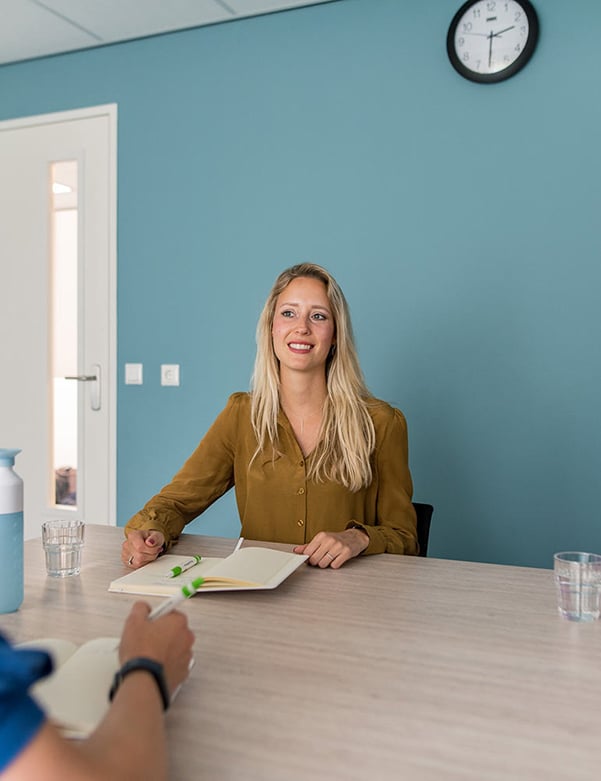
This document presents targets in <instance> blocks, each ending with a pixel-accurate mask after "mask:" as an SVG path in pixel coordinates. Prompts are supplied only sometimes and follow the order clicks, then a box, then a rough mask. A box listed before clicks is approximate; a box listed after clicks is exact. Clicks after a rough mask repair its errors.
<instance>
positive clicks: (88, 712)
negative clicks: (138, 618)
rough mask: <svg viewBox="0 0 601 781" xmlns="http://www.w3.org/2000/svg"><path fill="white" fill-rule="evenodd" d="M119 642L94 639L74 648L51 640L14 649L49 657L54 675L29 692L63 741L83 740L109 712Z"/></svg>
mask: <svg viewBox="0 0 601 781" xmlns="http://www.w3.org/2000/svg"><path fill="white" fill-rule="evenodd" d="M119 642H120V641H119V638H118V637H96V638H95V639H94V640H89V641H88V642H87V643H83V644H82V645H77V644H76V643H72V642H71V641H70V640H61V639H59V638H54V637H52V638H43V639H40V640H35V641H32V642H28V643H20V644H19V645H18V646H17V647H18V648H35V649H39V650H42V651H47V652H48V653H49V654H50V655H51V656H52V660H53V662H54V670H53V672H52V673H51V674H50V675H49V676H48V677H47V678H42V679H41V680H40V681H38V682H37V683H36V684H35V685H34V686H32V688H31V690H30V691H31V694H32V695H33V696H34V697H35V699H36V700H37V701H38V702H39V703H40V705H41V706H42V707H43V708H44V710H45V711H46V713H47V714H48V717H49V718H50V720H51V721H52V722H53V723H54V724H55V725H56V726H57V727H58V728H59V729H60V731H61V732H62V733H63V735H65V737H68V738H85V737H86V736H87V735H89V734H90V733H91V732H92V731H93V730H94V728H95V727H96V726H97V725H98V724H99V723H100V721H102V719H103V717H104V716H105V714H106V712H107V711H108V708H109V704H110V703H109V697H108V695H109V690H110V688H111V684H112V682H113V676H114V675H115V673H116V672H117V670H118V669H119V667H120V665H119V655H118V648H119Z"/></svg>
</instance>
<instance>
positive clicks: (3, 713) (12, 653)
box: [0, 634, 52, 773]
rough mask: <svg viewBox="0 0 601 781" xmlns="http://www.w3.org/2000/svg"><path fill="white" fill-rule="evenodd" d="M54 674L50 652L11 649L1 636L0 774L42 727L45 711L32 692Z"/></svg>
mask: <svg viewBox="0 0 601 781" xmlns="http://www.w3.org/2000/svg"><path fill="white" fill-rule="evenodd" d="M51 671H52V661H51V659H50V656H49V655H48V654H47V653H45V652H44V651H33V650H28V649H27V650H26V649H20V650H18V649H15V648H12V646H11V645H9V643H8V642H7V641H6V639H5V638H4V637H3V636H2V635H1V634H0V773H2V771H3V770H4V769H5V768H6V767H7V766H8V765H9V764H10V763H11V762H12V761H13V759H15V758H16V757H17V756H18V755H19V754H20V753H21V751H23V749H24V748H25V747H26V746H27V745H28V744H29V743H30V741H31V740H32V739H33V738H34V737H35V735H37V733H38V731H39V730H40V728H41V727H42V724H43V723H44V721H45V715H44V712H43V711H42V709H41V708H40V707H39V705H38V704H37V703H36V702H35V701H34V700H33V698H32V697H31V696H30V694H29V689H30V687H31V686H32V685H33V684H34V683H35V682H36V681H37V680H39V679H40V678H43V677H44V676H46V675H48V674H49V673H50V672H51Z"/></svg>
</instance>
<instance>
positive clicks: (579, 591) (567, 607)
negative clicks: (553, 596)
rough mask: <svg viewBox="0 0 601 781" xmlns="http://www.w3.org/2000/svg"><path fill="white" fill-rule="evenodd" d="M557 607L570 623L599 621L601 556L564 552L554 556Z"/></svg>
mask: <svg viewBox="0 0 601 781" xmlns="http://www.w3.org/2000/svg"><path fill="white" fill-rule="evenodd" d="M553 569H554V572H555V585H556V588H557V608H558V610H559V613H560V615H562V616H563V617H564V618H567V619H568V620H569V621H595V620H596V619H598V618H599V607H600V601H599V598H600V596H601V556H600V555H598V554H596V553H583V552H580V551H563V552H561V553H556V554H555V555H554V556H553Z"/></svg>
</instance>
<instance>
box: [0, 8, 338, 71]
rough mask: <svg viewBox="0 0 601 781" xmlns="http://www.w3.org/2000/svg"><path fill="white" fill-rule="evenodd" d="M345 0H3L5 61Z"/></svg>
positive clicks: (0, 31)
mask: <svg viewBox="0 0 601 781" xmlns="http://www.w3.org/2000/svg"><path fill="white" fill-rule="evenodd" d="M340 1H341V0H0V19H1V20H2V21H1V23H0V65H2V64H7V63H11V62H18V61H20V60H29V59H33V58H36V57H45V56H48V55H51V54H60V53H62V52H69V51H75V50H77V49H87V48H91V47H94V46H102V45H104V44H109V43H117V42H118V41H127V40H132V39H134V38H144V37H147V36H150V35H160V34H161V33H166V32H174V31H175V30H183V29H187V28H190V27H201V26H203V25H207V24H215V23H219V22H225V21H230V20H234V19H242V18H244V17H248V16H256V15H258V14H265V13H272V12H274V11H286V10H291V9H293V8H300V7H302V6H308V5H320V4H321V3H330V2H340Z"/></svg>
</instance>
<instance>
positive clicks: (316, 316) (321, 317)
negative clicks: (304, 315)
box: [313, 312, 326, 320]
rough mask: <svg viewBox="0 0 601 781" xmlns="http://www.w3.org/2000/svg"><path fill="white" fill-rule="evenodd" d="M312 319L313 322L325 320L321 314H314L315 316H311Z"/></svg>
mask: <svg viewBox="0 0 601 781" xmlns="http://www.w3.org/2000/svg"><path fill="white" fill-rule="evenodd" d="M313 319H314V320H325V319H326V316H325V315H322V314H321V312H315V314H314V315H313Z"/></svg>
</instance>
